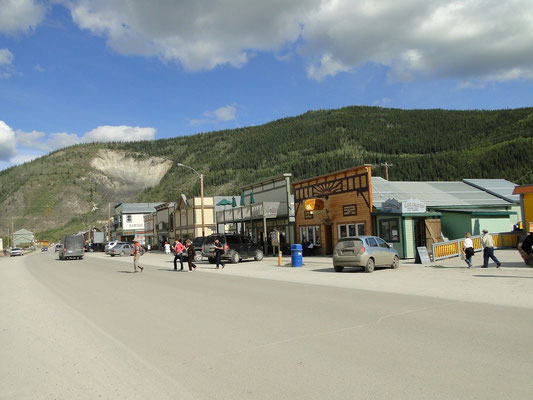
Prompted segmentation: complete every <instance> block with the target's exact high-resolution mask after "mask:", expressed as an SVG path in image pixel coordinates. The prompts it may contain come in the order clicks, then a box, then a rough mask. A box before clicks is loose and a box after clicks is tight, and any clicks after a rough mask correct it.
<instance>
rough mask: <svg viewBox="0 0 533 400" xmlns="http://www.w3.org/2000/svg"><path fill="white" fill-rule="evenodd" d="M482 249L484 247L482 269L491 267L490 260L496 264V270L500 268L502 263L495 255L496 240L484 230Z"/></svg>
mask: <svg viewBox="0 0 533 400" xmlns="http://www.w3.org/2000/svg"><path fill="white" fill-rule="evenodd" d="M481 247H483V266H482V267H481V268H488V267H489V258H491V259H492V261H494V262H495V263H496V268H500V266H501V265H502V263H501V262H500V260H498V259H497V258H496V256H495V255H494V240H493V239H492V235H489V231H488V230H486V229H483V236H481Z"/></svg>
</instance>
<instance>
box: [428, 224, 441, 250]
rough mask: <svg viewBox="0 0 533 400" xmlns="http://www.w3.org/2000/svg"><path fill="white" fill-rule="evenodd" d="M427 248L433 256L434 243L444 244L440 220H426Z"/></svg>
mask: <svg viewBox="0 0 533 400" xmlns="http://www.w3.org/2000/svg"><path fill="white" fill-rule="evenodd" d="M425 222H426V247H427V248H428V251H429V252H430V254H431V249H432V245H433V243H438V242H442V233H441V226H440V219H437V218H435V219H426V220H425Z"/></svg>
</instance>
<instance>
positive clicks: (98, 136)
mask: <svg viewBox="0 0 533 400" xmlns="http://www.w3.org/2000/svg"><path fill="white" fill-rule="evenodd" d="M155 132H156V129H155V128H141V127H138V126H126V125H121V126H109V125H104V126H99V127H98V128H95V129H93V130H92V131H89V132H87V133H86V134H85V135H83V138H82V141H83V142H136V141H139V140H153V139H154V138H155Z"/></svg>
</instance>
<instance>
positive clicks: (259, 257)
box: [254, 250, 263, 261]
mask: <svg viewBox="0 0 533 400" xmlns="http://www.w3.org/2000/svg"><path fill="white" fill-rule="evenodd" d="M262 259H263V252H262V251H261V250H257V251H256V252H255V257H254V260H255V261H261V260H262Z"/></svg>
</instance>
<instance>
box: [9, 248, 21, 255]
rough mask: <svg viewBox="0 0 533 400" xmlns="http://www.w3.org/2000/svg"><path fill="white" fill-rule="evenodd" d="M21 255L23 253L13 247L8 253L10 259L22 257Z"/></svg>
mask: <svg viewBox="0 0 533 400" xmlns="http://www.w3.org/2000/svg"><path fill="white" fill-rule="evenodd" d="M23 255H24V252H23V251H22V249H21V248H20V247H13V248H12V249H11V251H10V252H9V256H10V257H15V256H23Z"/></svg>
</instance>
